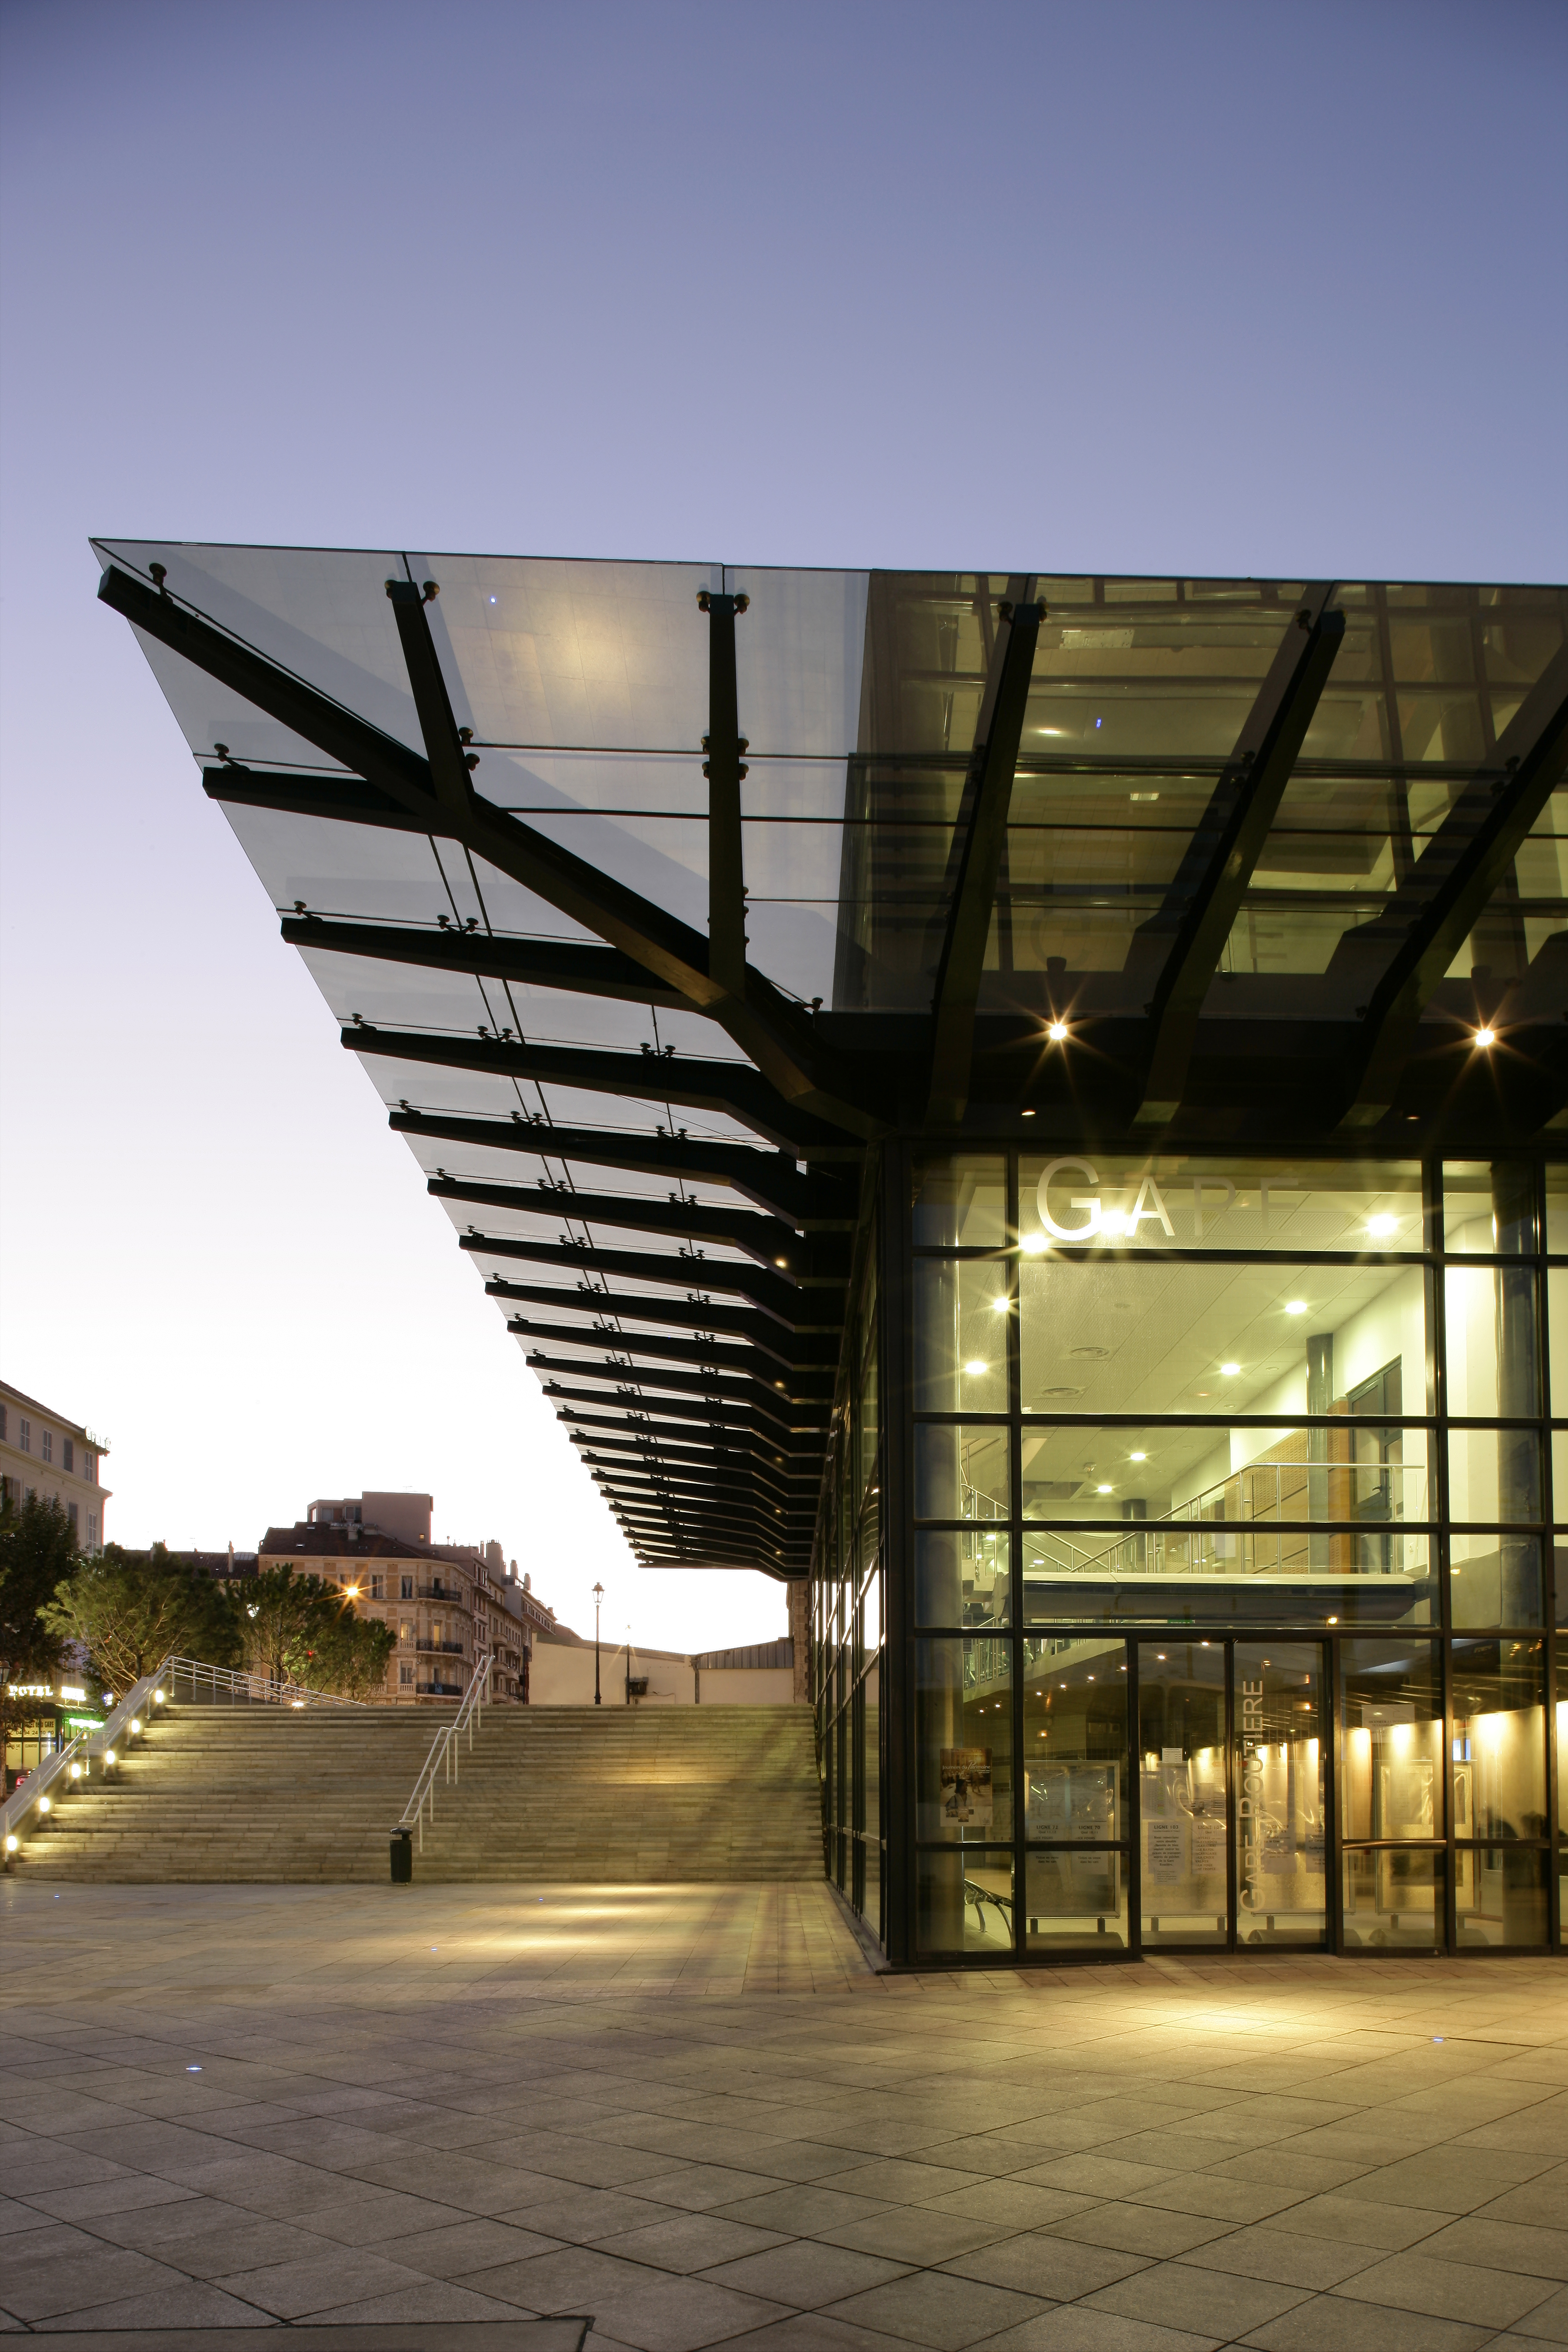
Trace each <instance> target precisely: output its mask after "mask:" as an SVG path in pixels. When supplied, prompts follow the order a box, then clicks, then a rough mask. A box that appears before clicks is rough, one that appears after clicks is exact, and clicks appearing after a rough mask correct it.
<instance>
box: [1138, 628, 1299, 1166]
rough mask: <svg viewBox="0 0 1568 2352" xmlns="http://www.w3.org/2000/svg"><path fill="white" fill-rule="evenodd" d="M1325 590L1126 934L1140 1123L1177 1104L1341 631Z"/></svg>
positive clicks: (1284, 645) (1294, 634) (1288, 635)
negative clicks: (1144, 988)
mask: <svg viewBox="0 0 1568 2352" xmlns="http://www.w3.org/2000/svg"><path fill="white" fill-rule="evenodd" d="M1333 589H1334V583H1333V582H1332V581H1317V582H1314V583H1313V584H1312V585H1311V586H1310V588H1309V589H1308V591H1307V593H1306V595H1305V597H1304V599H1303V600H1302V603H1301V605H1300V610H1299V611H1298V613H1297V614H1296V620H1295V625H1293V626H1292V627H1289V628H1287V630H1286V632H1285V635H1284V637H1283V639H1282V640H1281V642H1280V645H1279V649H1278V651H1277V652H1276V654H1275V656H1274V660H1273V662H1272V663H1271V664H1270V666H1269V669H1268V677H1266V678H1265V679H1264V681H1263V684H1262V687H1261V688H1259V690H1258V698H1257V700H1256V701H1255V702H1254V703H1253V706H1252V709H1251V710H1250V711H1249V712H1248V714H1247V724H1246V725H1245V726H1244V727H1243V729H1242V730H1241V733H1240V735H1239V736H1238V737H1237V743H1236V748H1235V750H1234V751H1233V752H1232V753H1231V756H1230V759H1229V761H1228V762H1227V763H1226V767H1225V768H1224V769H1223V771H1222V772H1221V774H1220V777H1219V781H1218V782H1217V783H1216V784H1215V788H1214V791H1213V793H1211V794H1210V796H1209V802H1208V806H1207V807H1206V809H1205V812H1204V814H1203V815H1202V817H1201V818H1200V819H1199V821H1198V823H1197V824H1196V826H1195V827H1194V832H1193V837H1192V840H1191V841H1190V842H1189V844H1188V845H1187V849H1186V853H1185V855H1184V857H1183V859H1182V863H1181V865H1180V866H1179V867H1178V868H1177V871H1176V875H1175V878H1174V880H1173V882H1172V884H1171V886H1170V888H1169V889H1168V890H1167V891H1166V893H1165V898H1164V901H1163V905H1162V906H1161V908H1160V910H1159V912H1158V913H1157V914H1154V915H1151V916H1150V918H1149V919H1148V920H1147V922H1145V923H1142V924H1141V925H1140V926H1139V929H1138V930H1137V932H1136V933H1135V934H1134V937H1133V941H1132V947H1131V952H1130V954H1129V956H1128V960H1127V969H1128V970H1129V971H1138V970H1140V969H1142V968H1143V967H1145V966H1152V967H1154V968H1155V970H1156V971H1157V977H1156V978H1155V980H1154V984H1153V988H1152V994H1151V1000H1150V1004H1149V1021H1150V1030H1151V1034H1150V1043H1149V1057H1148V1063H1147V1066H1146V1069H1145V1073H1144V1078H1143V1095H1142V1102H1141V1104H1140V1105H1139V1108H1138V1111H1137V1114H1136V1121H1137V1124H1139V1125H1141V1126H1147V1125H1163V1124H1164V1123H1165V1122H1166V1121H1167V1120H1169V1119H1170V1118H1173V1117H1174V1115H1175V1112H1176V1110H1177V1108H1179V1106H1180V1103H1181V1099H1182V1094H1183V1090H1184V1087H1185V1085H1186V1080H1187V1070H1188V1066H1189V1064H1190V1063H1191V1060H1192V1054H1193V1045H1194V1039H1195V1037H1196V1034H1197V1026H1198V1018H1199V1015H1200V1013H1202V1011H1203V1004H1204V999H1205V996H1206V995H1207V993H1208V989H1209V983H1210V982H1211V981H1212V980H1213V978H1214V975H1215V970H1216V968H1217V966H1218V963H1219V960H1220V957H1221V955H1222V954H1223V953H1224V951H1225V944H1226V940H1228V939H1229V937H1230V934H1231V930H1232V929H1233V927H1234V925H1235V923H1236V919H1237V915H1238V914H1239V913H1240V911H1241V907H1242V902H1243V900H1244V899H1245V898H1246V896H1247V889H1248V887H1249V885H1250V883H1251V880H1252V877H1253V873H1254V871H1255V869H1256V867H1257V865H1258V858H1259V857H1260V856H1262V854H1263V845H1264V843H1265V842H1266V841H1267V840H1268V835H1269V831H1270V828H1271V827H1272V825H1273V824H1274V820H1275V818H1276V816H1277V815H1278V814H1279V803H1280V801H1281V800H1282V798H1283V797H1284V793H1285V787H1286V785H1287V784H1288V783H1289V781H1290V776H1291V772H1292V771H1293V770H1294V768H1295V765H1296V761H1297V759H1298V757H1299V756H1300V749H1301V744H1302V742H1303V740H1304V739H1305V737H1306V733H1307V730H1308V728H1309V727H1310V724H1311V720H1312V714H1313V712H1314V711H1315V710H1316V709H1317V707H1318V701H1319V698H1320V697H1321V693H1322V690H1323V687H1324V685H1325V683H1326V682H1327V679H1328V675H1329V672H1330V670H1331V668H1332V667H1333V661H1334V656H1335V655H1336V654H1337V653H1338V651H1339V649H1340V646H1341V645H1342V643H1343V640H1344V630H1345V624H1344V615H1343V614H1342V613H1338V612H1331V611H1330V610H1329V609H1328V603H1329V598H1330V597H1331V594H1332V593H1333Z"/></svg>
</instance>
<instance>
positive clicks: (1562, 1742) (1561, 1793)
mask: <svg viewBox="0 0 1568 2352" xmlns="http://www.w3.org/2000/svg"><path fill="white" fill-rule="evenodd" d="M1557 1834H1558V1836H1559V1837H1568V1644H1565V1643H1562V1642H1559V1643H1558V1645H1557Z"/></svg>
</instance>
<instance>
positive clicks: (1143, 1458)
mask: <svg viewBox="0 0 1568 2352" xmlns="http://www.w3.org/2000/svg"><path fill="white" fill-rule="evenodd" d="M1127 1459H1128V1460H1129V1462H1147V1460H1148V1459H1149V1456H1148V1455H1147V1454H1129V1455H1128V1457H1127Z"/></svg>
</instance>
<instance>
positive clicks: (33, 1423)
mask: <svg viewBox="0 0 1568 2352" xmlns="http://www.w3.org/2000/svg"><path fill="white" fill-rule="evenodd" d="M108 1451H109V1448H108V1446H107V1445H106V1444H105V1443H104V1441H103V1439H102V1438H101V1437H95V1436H94V1435H93V1434H92V1433H91V1432H90V1431H89V1430H88V1429H86V1428H84V1426H83V1425H82V1423H80V1422H79V1421H70V1420H68V1418H67V1416H66V1415H65V1414H64V1413H62V1412H55V1411H54V1410H53V1408H52V1407H51V1406H49V1405H47V1404H41V1403H40V1402H38V1399H37V1397H31V1396H28V1395H26V1393H25V1392H24V1391H22V1390H21V1389H14V1388H12V1387H11V1385H10V1383H9V1382H8V1381H0V1477H3V1478H4V1480H5V1492H6V1494H7V1495H8V1496H10V1498H11V1500H12V1501H13V1502H14V1503H21V1502H23V1501H25V1500H26V1497H27V1496H29V1495H38V1496H43V1497H45V1498H46V1499H52V1500H54V1501H56V1502H58V1503H61V1504H63V1505H64V1507H65V1513H66V1517H67V1518H68V1519H69V1521H70V1523H71V1526H72V1528H74V1529H75V1530H76V1538H77V1542H78V1544H79V1546H80V1548H81V1549H82V1550H83V1551H89V1552H91V1551H101V1550H102V1549H103V1521H104V1508H105V1506H106V1505H107V1503H108V1501H109V1496H110V1489H109V1488H108V1487H107V1486H104V1485H102V1484H101V1482H100V1478H99V1469H100V1464H101V1462H102V1458H103V1456H104V1455H105V1454H107V1453H108Z"/></svg>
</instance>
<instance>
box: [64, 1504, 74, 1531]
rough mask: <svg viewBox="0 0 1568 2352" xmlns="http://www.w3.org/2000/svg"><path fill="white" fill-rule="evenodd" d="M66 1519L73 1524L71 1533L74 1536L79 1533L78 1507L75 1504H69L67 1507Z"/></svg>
mask: <svg viewBox="0 0 1568 2352" xmlns="http://www.w3.org/2000/svg"><path fill="white" fill-rule="evenodd" d="M66 1517H67V1518H68V1520H69V1521H70V1523H71V1533H72V1535H73V1536H74V1535H75V1534H76V1531H77V1525H76V1505H75V1504H74V1503H68V1504H67V1505H66Z"/></svg>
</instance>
